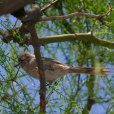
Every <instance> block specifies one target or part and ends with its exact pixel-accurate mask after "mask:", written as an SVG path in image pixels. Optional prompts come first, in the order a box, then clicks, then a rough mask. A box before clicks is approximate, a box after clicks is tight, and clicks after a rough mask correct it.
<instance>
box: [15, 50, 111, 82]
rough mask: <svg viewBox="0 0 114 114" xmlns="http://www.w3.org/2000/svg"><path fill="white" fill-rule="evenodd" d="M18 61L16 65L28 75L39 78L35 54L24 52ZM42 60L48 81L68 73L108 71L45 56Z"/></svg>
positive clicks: (105, 73)
mask: <svg viewBox="0 0 114 114" xmlns="http://www.w3.org/2000/svg"><path fill="white" fill-rule="evenodd" d="M18 61H19V63H18V64H17V65H16V66H21V67H22V68H23V69H24V70H25V71H26V72H27V73H28V75H30V76H32V77H34V78H36V79H39V73H38V67H37V63H36V58H35V55H33V54H30V53H29V52H24V53H23V54H21V55H19V56H18ZM42 61H43V68H44V72H45V78H46V81H50V82H51V81H53V80H56V79H57V78H59V77H62V76H64V75H66V74H68V73H76V74H80V73H85V74H98V75H107V72H109V70H108V69H107V68H99V69H97V68H94V67H72V66H68V65H65V64H63V63H61V62H60V61H57V60H54V59H51V58H46V57H42Z"/></svg>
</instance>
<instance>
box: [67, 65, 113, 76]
mask: <svg viewBox="0 0 114 114" xmlns="http://www.w3.org/2000/svg"><path fill="white" fill-rule="evenodd" d="M68 73H76V74H81V73H83V74H93V75H102V76H106V75H108V74H114V69H111V68H97V67H69V70H68Z"/></svg>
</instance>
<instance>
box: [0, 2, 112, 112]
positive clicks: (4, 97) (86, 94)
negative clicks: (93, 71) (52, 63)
mask: <svg viewBox="0 0 114 114" xmlns="http://www.w3.org/2000/svg"><path fill="white" fill-rule="evenodd" d="M33 2H34V0H26V1H24V0H23V2H21V0H20V2H18V0H17V2H13V0H12V2H11V1H9V0H4V1H3V0H1V1H0V9H1V8H4V9H2V10H1V11H0V15H1V17H0V35H1V37H0V47H1V48H0V100H1V103H0V112H1V113H8V114H18V113H19V114H23V113H27V114H36V113H39V112H40V111H41V108H42V107H43V108H42V110H43V109H45V110H46V114H96V113H100V114H101V113H103V114H113V113H114V108H113V107H114V95H113V93H114V88H113V86H114V65H113V64H114V51H113V48H114V38H113V37H114V21H113V19H114V12H113V10H114V9H113V8H114V1H113V0H109V1H106V0H96V1H94V0H50V1H46V0H38V1H37V2H38V3H39V5H40V8H41V12H42V16H41V17H38V18H36V17H35V18H33V20H32V22H31V21H30V22H29V21H27V22H26V19H27V12H26V11H27V10H29V9H30V8H31V7H32V3H33ZM11 4H13V5H11ZM18 4H20V5H19V6H20V7H18V8H16V7H17V6H18ZM8 5H9V7H10V8H9V9H8V8H7V7H8ZM23 6H24V7H23ZM27 23H29V24H27ZM32 24H33V25H34V26H33V25H32ZM34 30H35V31H36V32H35V31H34ZM37 37H38V39H37ZM24 51H30V52H31V53H35V55H37V54H38V56H37V60H39V61H38V66H39V67H40V68H41V72H40V74H41V75H42V76H43V75H44V74H43V70H42V62H41V61H40V59H41V56H46V57H50V58H54V59H57V60H60V61H61V62H62V63H65V64H67V65H71V66H81V67H84V66H86V67H95V68H100V67H105V68H109V69H110V71H109V72H108V75H107V76H97V75H86V74H72V75H71V74H68V75H66V76H64V77H61V78H58V79H57V80H56V81H54V82H53V83H51V84H50V83H48V82H46V83H45V81H42V80H43V79H40V81H39V80H36V79H34V78H32V77H31V76H28V75H27V74H26V72H25V71H24V70H23V69H21V68H20V67H15V65H16V64H17V63H18V61H17V56H18V55H19V54H20V53H22V52H24ZM39 55H40V56H39ZM43 82H44V83H43ZM44 86H45V87H46V88H45V87H44ZM42 89H43V90H44V91H45V92H44V91H43V92H42ZM41 94H44V97H46V99H44V100H46V101H41V100H42V98H40V97H41ZM44 112H45V111H44Z"/></svg>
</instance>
